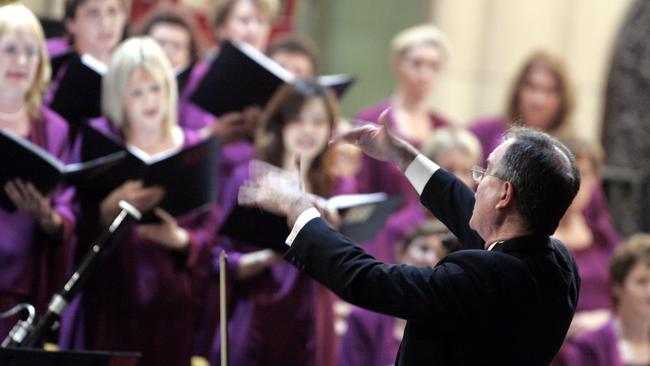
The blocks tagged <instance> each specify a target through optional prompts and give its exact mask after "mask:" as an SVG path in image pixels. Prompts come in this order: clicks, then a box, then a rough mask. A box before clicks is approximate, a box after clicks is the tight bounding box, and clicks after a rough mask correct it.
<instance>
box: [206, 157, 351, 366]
mask: <svg viewBox="0 0 650 366" xmlns="http://www.w3.org/2000/svg"><path fill="white" fill-rule="evenodd" d="M248 176H249V172H248V164H243V165H240V166H239V167H237V169H235V171H234V174H233V178H232V180H231V181H230V183H229V184H228V186H227V187H226V189H225V192H224V197H225V200H226V201H225V203H224V206H223V210H222V213H223V217H224V218H225V217H227V215H228V211H229V210H231V209H232V208H233V207H234V205H235V203H236V200H237V192H238V190H239V187H240V186H241V184H242V183H243V182H244V181H245V180H246V179H247V178H248ZM352 186H353V184H352V183H351V182H349V181H341V182H340V183H339V185H338V187H337V189H336V194H344V193H353V192H351V191H350V189H351V187H352ZM218 242H219V246H218V251H219V250H221V249H225V250H226V252H227V253H228V259H229V261H228V276H229V278H230V279H231V281H230V284H229V287H230V288H229V290H230V291H229V296H228V302H229V314H228V329H229V355H230V364H231V365H238V366H251V365H286V366H291V365H296V366H298V365H300V366H303V365H304V366H307V365H333V364H334V362H335V357H336V351H335V346H336V344H335V342H336V336H335V334H334V314H333V299H334V295H333V294H332V293H331V292H330V291H329V290H327V289H326V288H324V287H323V286H321V285H319V284H318V283H316V281H314V280H312V279H311V278H309V277H308V276H307V275H305V274H304V273H301V272H300V271H299V270H298V269H296V268H295V267H294V266H292V265H291V264H290V263H287V262H284V261H279V262H277V263H275V264H273V265H272V266H271V267H270V268H268V269H266V270H265V271H263V272H262V273H260V274H258V275H257V276H255V277H253V278H250V279H247V280H242V281H239V280H236V279H235V277H234V274H235V271H236V268H237V265H238V263H239V259H240V257H241V255H242V254H243V253H247V252H251V251H255V250H259V249H260V248H259V247H256V246H253V245H250V244H247V243H244V242H241V241H235V240H230V239H229V238H225V237H222V238H219V241H218ZM215 253H217V251H215ZM214 257H215V259H214V260H213V266H214V268H215V270H218V260H217V257H218V256H217V255H215V256H214ZM217 273H218V272H217ZM218 331H219V329H217V333H216V335H215V340H214V342H213V352H212V353H213V354H212V357H211V361H212V364H213V365H217V364H218V361H219V357H220V351H221V350H220V344H219V341H220V337H219V333H218Z"/></svg>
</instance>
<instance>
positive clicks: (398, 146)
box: [331, 109, 418, 170]
mask: <svg viewBox="0 0 650 366" xmlns="http://www.w3.org/2000/svg"><path fill="white" fill-rule="evenodd" d="M389 112H390V109H386V110H385V111H383V112H382V114H381V115H380V116H379V119H378V120H377V125H372V124H367V125H363V126H360V127H356V128H353V129H351V130H350V131H347V132H344V133H342V134H339V135H337V136H336V137H334V139H332V141H331V143H336V142H340V141H345V142H347V143H350V144H354V145H357V146H358V147H359V148H360V149H361V150H362V151H363V152H364V153H365V154H366V155H368V156H370V157H372V158H375V159H377V160H381V161H387V162H393V163H396V164H398V165H399V166H400V168H401V169H402V170H405V169H406V167H407V166H408V165H409V164H410V163H411V162H412V161H413V159H415V157H416V156H417V154H418V151H417V150H416V149H415V148H414V147H413V146H411V145H410V144H409V143H408V142H406V141H404V140H403V139H401V138H399V137H397V136H395V134H394V133H393V132H392V131H391V130H390V128H389V127H388V114H389Z"/></svg>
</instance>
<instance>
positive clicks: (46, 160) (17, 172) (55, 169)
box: [0, 131, 126, 211]
mask: <svg viewBox="0 0 650 366" xmlns="http://www.w3.org/2000/svg"><path fill="white" fill-rule="evenodd" d="M125 157H126V153H124V152H113V153H112V154H108V155H105V156H102V157H98V158H97V159H93V160H90V161H86V162H83V163H76V164H68V165H66V164H64V163H62V162H61V161H59V160H58V159H57V158H56V157H54V156H52V155H51V154H50V153H49V152H47V151H45V150H44V149H42V148H41V147H40V146H37V145H35V144H33V143H31V142H30V141H28V140H26V139H23V138H21V137H18V136H16V135H14V134H13V133H11V132H8V131H1V132H0V166H2V169H1V170H0V206H2V207H3V208H4V209H6V210H8V211H13V210H15V209H16V207H15V206H14V204H13V202H11V200H10V199H9V197H8V196H7V194H6V192H5V190H4V185H5V184H6V183H7V182H8V181H10V180H13V179H16V178H20V179H21V180H23V181H24V182H31V183H32V184H33V185H34V186H35V187H36V188H37V189H38V190H39V191H40V192H41V193H42V194H44V195H47V194H50V193H51V192H52V191H54V189H55V188H56V187H57V186H58V185H59V184H60V183H64V184H77V183H79V182H80V181H83V180H85V179H87V178H88V177H92V176H94V175H97V174H101V173H102V172H104V171H107V170H109V169H110V168H111V167H112V166H114V165H116V164H118V163H119V162H120V161H121V160H122V159H124V158H125Z"/></svg>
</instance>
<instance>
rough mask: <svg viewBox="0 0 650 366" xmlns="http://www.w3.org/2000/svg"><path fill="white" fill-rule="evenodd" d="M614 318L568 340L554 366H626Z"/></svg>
mask: <svg viewBox="0 0 650 366" xmlns="http://www.w3.org/2000/svg"><path fill="white" fill-rule="evenodd" d="M617 342H618V339H617V337H616V334H615V333H614V320H613V319H612V320H610V321H608V322H607V323H606V324H605V325H604V326H602V327H601V328H599V329H596V330H594V331H591V332H588V333H585V334H583V335H581V336H579V337H577V338H576V339H574V340H571V341H569V342H567V343H566V344H565V345H564V347H562V349H561V350H560V353H558V355H557V356H556V358H555V360H554V361H553V366H626V365H625V364H624V363H623V361H622V360H621V356H620V353H619V350H618V344H617Z"/></svg>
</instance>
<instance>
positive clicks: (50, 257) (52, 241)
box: [0, 107, 75, 339]
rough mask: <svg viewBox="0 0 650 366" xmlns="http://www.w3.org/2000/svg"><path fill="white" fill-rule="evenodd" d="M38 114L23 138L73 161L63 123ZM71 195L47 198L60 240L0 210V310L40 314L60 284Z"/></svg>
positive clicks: (22, 216) (67, 253)
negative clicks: (21, 307) (22, 308)
mask: <svg viewBox="0 0 650 366" xmlns="http://www.w3.org/2000/svg"><path fill="white" fill-rule="evenodd" d="M39 115H40V116H39V118H37V119H36V120H33V121H32V122H31V126H30V131H29V133H28V135H27V136H26V138H27V140H29V141H30V142H32V143H34V144H36V145H38V146H40V147H42V148H44V149H45V150H46V151H47V152H49V153H50V154H52V155H53V156H55V157H57V158H59V159H60V160H62V161H64V162H70V161H71V160H73V158H72V157H70V156H69V151H68V150H67V146H68V144H67V136H68V127H67V123H66V122H65V121H64V120H63V119H62V118H61V117H60V116H59V115H58V114H56V113H55V112H53V111H51V110H49V109H48V108H46V107H41V109H40V111H39ZM0 189H4V188H3V187H0ZM73 195H74V191H73V189H71V188H67V189H65V190H58V191H56V192H55V193H53V195H52V208H53V209H54V210H55V211H56V212H57V213H58V214H59V215H61V217H62V218H63V234H62V236H61V237H59V238H51V237H49V236H47V235H46V234H45V233H44V232H43V231H42V230H41V229H40V228H39V226H38V223H37V222H36V221H35V220H34V219H33V218H32V217H31V216H29V215H28V214H26V213H24V212H22V211H18V210H15V211H13V212H8V211H6V210H4V209H2V208H0V233H1V234H0V312H2V311H5V310H8V309H9V308H11V307H12V306H14V305H16V304H18V303H22V302H28V303H31V304H32V305H34V306H35V307H36V311H37V314H43V312H44V310H45V308H46V305H47V303H48V301H49V299H50V298H51V296H52V295H53V294H54V293H55V292H56V291H58V290H59V289H60V288H61V287H62V286H63V284H64V283H65V281H66V279H67V275H68V274H69V268H70V260H71V252H72V246H73V244H74V243H73V236H72V234H73V232H74V223H75V221H74V215H73V211H72V207H71V202H72V198H73ZM17 319H18V318H17V317H11V318H8V319H3V320H0V338H2V339H4V338H5V336H6V335H7V334H8V333H9V330H10V329H11V328H12V327H13V325H14V324H15V323H16V321H17Z"/></svg>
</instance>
